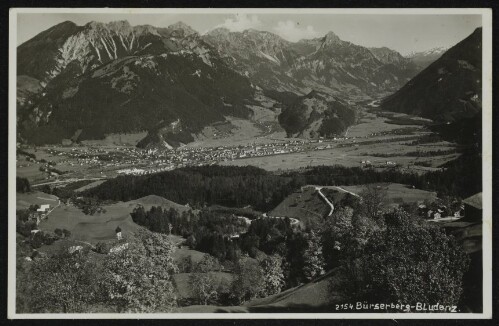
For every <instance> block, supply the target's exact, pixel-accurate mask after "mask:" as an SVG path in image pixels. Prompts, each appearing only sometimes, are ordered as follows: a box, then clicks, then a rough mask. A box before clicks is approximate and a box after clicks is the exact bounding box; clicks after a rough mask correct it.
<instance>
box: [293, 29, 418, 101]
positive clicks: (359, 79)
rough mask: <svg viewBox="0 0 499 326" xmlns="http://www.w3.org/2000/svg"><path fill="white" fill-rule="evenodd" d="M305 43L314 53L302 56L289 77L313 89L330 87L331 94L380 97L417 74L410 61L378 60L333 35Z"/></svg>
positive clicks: (374, 56)
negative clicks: (313, 49) (311, 47)
mask: <svg viewBox="0 0 499 326" xmlns="http://www.w3.org/2000/svg"><path fill="white" fill-rule="evenodd" d="M307 44H308V46H309V47H310V46H313V47H315V49H316V50H315V51H314V52H312V53H310V54H308V55H306V56H304V57H301V58H300V59H299V60H298V62H297V63H296V64H295V65H294V67H293V69H292V74H293V76H295V77H296V78H297V79H299V80H302V81H303V83H304V84H305V85H307V86H308V87H310V88H312V89H316V90H321V91H326V89H327V88H329V89H330V90H332V94H348V95H349V96H355V95H357V96H359V95H360V96H362V95H363V94H367V95H369V96H379V93H380V92H382V93H384V92H392V91H395V90H397V89H398V88H400V87H401V86H402V85H404V84H405V83H406V82H407V81H408V80H409V79H410V78H411V77H412V76H414V75H415V74H416V73H417V67H415V65H413V64H412V63H411V62H410V61H409V60H405V59H404V58H400V59H399V61H398V62H394V61H392V62H389V61H384V60H385V59H384V58H381V60H380V58H378V57H377V56H376V55H375V54H374V53H373V52H372V51H371V50H369V49H368V48H365V47H363V46H359V45H355V44H353V43H350V42H345V41H342V40H341V39H340V38H339V37H338V36H337V35H336V34H334V33H332V32H330V33H328V34H327V35H326V36H324V37H323V38H318V39H314V40H309V41H308V43H307ZM390 51H392V50H390ZM392 52H395V51H392Z"/></svg>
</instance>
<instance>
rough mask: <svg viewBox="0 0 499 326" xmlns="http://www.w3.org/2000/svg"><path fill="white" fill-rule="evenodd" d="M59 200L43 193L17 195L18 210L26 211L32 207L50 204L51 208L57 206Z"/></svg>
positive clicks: (33, 192)
mask: <svg viewBox="0 0 499 326" xmlns="http://www.w3.org/2000/svg"><path fill="white" fill-rule="evenodd" d="M58 202H59V199H58V198H57V197H56V196H54V195H49V194H46V193H44V192H41V191H32V192H30V193H24V194H21V193H16V209H26V208H29V206H31V205H40V206H41V205H43V204H50V207H51V208H52V207H55V206H57V203H58Z"/></svg>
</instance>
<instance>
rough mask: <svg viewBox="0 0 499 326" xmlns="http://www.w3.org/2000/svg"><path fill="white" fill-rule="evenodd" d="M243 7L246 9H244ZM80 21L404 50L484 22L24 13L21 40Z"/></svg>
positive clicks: (450, 38) (471, 18)
mask: <svg viewBox="0 0 499 326" xmlns="http://www.w3.org/2000/svg"><path fill="white" fill-rule="evenodd" d="M241 11H242V10H241ZM66 20H70V21H72V22H74V23H76V24H77V25H84V24H86V23H88V22H90V21H98V22H104V23H107V22H110V21H115V20H128V21H129V22H130V24H132V25H145V24H149V25H153V26H156V27H167V26H168V25H171V24H174V23H176V22H178V21H182V22H184V23H186V24H187V25H190V26H191V27H192V28H194V29H195V30H196V31H198V32H200V33H205V32H207V31H209V30H212V29H214V28H217V27H226V28H228V29H229V30H231V31H243V30H245V29H249V28H253V29H257V30H264V31H268V32H272V33H275V34H278V35H280V36H281V37H283V38H284V39H286V40H288V41H292V42H296V41H298V40H300V39H304V38H305V39H307V38H315V37H321V36H324V35H325V34H327V33H328V32H330V31H332V32H334V33H335V34H337V35H338V36H339V37H340V39H342V40H344V41H350V42H352V43H355V44H358V45H362V46H366V47H382V46H386V47H388V48H391V49H394V50H396V51H398V52H400V53H401V54H404V55H405V54H408V53H410V52H413V51H414V52H418V51H425V50H429V49H432V48H435V47H440V46H445V47H450V46H453V45H455V44H456V43H458V42H459V41H461V40H462V39H464V38H465V37H467V36H468V35H469V34H471V33H472V32H473V31H474V30H475V28H477V27H480V26H481V24H482V21H481V15H462V14H421V15H420V14H417V15H415V14H350V13H340V14H338V13H335V14H331V13H315V14H310V13H306V14H296V13H292V14H289V13H276V12H273V13H254V14H253V13H251V14H245V13H240V14H234V13H227V14H225V13H202V14H200V13H175V14H172V13H161V14H156V13H147V14H146V13H135V14H121V13H120V14H117V13H113V14H107V13H106V14H94V13H19V14H18V16H17V43H18V45H19V44H22V43H23V42H25V41H27V40H29V39H30V38H32V37H34V36H35V35H36V34H38V33H40V32H42V31H44V30H46V29H48V28H50V27H52V26H54V25H56V24H58V23H61V22H63V21H66Z"/></svg>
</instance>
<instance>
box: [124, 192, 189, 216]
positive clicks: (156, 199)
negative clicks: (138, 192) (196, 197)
mask: <svg viewBox="0 0 499 326" xmlns="http://www.w3.org/2000/svg"><path fill="white" fill-rule="evenodd" d="M126 204H128V206H129V207H131V208H132V210H133V208H135V207H136V206H137V205H142V206H144V209H145V210H146V211H147V210H149V209H151V207H153V206H161V207H162V208H163V209H170V208H173V209H175V210H177V211H178V212H179V213H182V212H184V211H189V210H191V209H190V208H189V207H186V206H184V205H180V204H177V203H175V202H172V201H171V200H168V199H166V198H163V197H160V196H156V195H149V196H145V197H142V198H139V199H135V200H130V201H128V202H126ZM132 210H131V211H132Z"/></svg>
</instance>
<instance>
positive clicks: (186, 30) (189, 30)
mask: <svg viewBox="0 0 499 326" xmlns="http://www.w3.org/2000/svg"><path fill="white" fill-rule="evenodd" d="M168 28H169V29H173V30H180V31H182V32H183V33H184V36H187V35H191V34H197V33H198V32H196V31H195V30H194V29H193V28H192V27H191V26H189V25H187V24H186V23H184V22H182V21H178V22H176V23H175V24H172V25H170V26H168Z"/></svg>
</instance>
